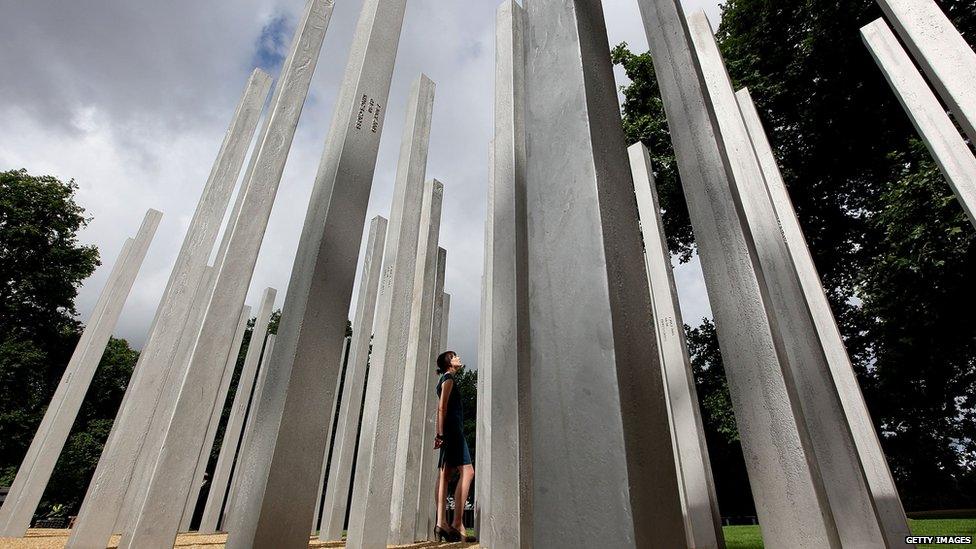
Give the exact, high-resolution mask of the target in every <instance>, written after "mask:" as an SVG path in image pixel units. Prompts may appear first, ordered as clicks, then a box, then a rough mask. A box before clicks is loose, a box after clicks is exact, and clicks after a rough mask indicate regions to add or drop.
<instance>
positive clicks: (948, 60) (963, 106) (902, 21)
mask: <svg viewBox="0 0 976 549" xmlns="http://www.w3.org/2000/svg"><path fill="white" fill-rule="evenodd" d="M878 5H879V6H881V11H883V12H884V14H885V15H886V16H887V17H888V21H889V22H891V26H893V27H894V28H895V30H896V31H898V36H900V37H901V39H902V41H903V42H904V43H905V45H906V46H907V47H908V50H909V51H911V52H912V57H914V58H915V60H916V61H918V64H919V66H921V67H922V70H924V71H925V75H926V76H928V78H929V81H930V82H932V85H933V86H934V87H935V89H936V90H937V91H938V92H939V96H940V97H942V100H943V101H945V103H946V105H948V106H949V110H951V111H952V114H953V115H955V118H956V120H958V121H959V125H960V126H962V128H963V131H964V132H966V135H967V136H969V140H970V141H971V142H974V143H976V88H974V87H973V82H976V52H973V49H972V48H970V47H969V44H968V43H967V42H966V39H965V38H963V37H962V34H960V33H959V31H958V30H957V29H956V28H955V27H953V26H952V21H950V20H949V18H948V17H946V14H945V13H943V11H942V10H941V9H939V5H938V4H936V3H935V1H934V0H878Z"/></svg>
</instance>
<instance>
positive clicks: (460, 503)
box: [451, 464, 474, 536]
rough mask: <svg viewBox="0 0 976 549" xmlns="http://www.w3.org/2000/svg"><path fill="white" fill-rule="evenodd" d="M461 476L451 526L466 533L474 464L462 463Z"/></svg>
mask: <svg viewBox="0 0 976 549" xmlns="http://www.w3.org/2000/svg"><path fill="white" fill-rule="evenodd" d="M460 469H461V478H459V479H458V483H457V488H456V489H455V491H454V521H453V523H452V524H451V526H453V527H454V529H455V530H457V531H458V532H461V535H462V536H463V535H466V534H465V532H467V530H465V528H464V507H465V504H467V502H468V490H469V489H470V488H471V481H472V480H473V479H474V465H471V464H468V465H462V466H461V467H460Z"/></svg>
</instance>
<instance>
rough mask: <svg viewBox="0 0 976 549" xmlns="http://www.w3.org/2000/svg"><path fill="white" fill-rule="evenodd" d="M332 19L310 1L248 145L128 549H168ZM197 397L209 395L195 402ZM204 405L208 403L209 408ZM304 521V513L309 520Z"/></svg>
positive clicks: (325, 5)
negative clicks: (207, 295) (232, 218)
mask: <svg viewBox="0 0 976 549" xmlns="http://www.w3.org/2000/svg"><path fill="white" fill-rule="evenodd" d="M331 14H332V2H330V1H327V0H310V2H309V3H308V5H307V7H306V11H305V13H304V15H303V17H302V19H301V20H300V22H299V25H298V28H297V31H296V34H295V38H294V41H293V43H292V49H291V51H290V53H289V55H288V57H287V59H286V60H285V64H284V66H283V69H282V75H281V77H280V78H279V81H278V91H276V93H275V97H274V99H273V103H272V105H271V110H270V112H269V115H268V118H267V121H266V124H267V131H266V133H265V134H264V135H263V140H260V141H259V142H258V143H257V144H256V145H255V150H254V153H253V154H254V156H255V159H256V160H255V161H254V162H253V163H252V168H253V169H252V170H251V172H250V173H249V174H248V176H247V179H246V181H245V190H244V192H245V195H244V199H243V201H242V203H241V209H240V214H239V216H238V218H237V220H236V223H235V224H234V226H233V229H232V232H231V233H230V234H231V236H230V240H229V241H228V244H227V248H226V253H225V256H224V261H223V262H222V264H221V265H220V269H219V272H218V275H217V282H216V284H215V286H214V292H213V297H212V298H211V300H210V304H209V306H208V310H207V315H206V319H205V320H204V322H203V326H202V328H201V330H200V336H199V338H198V340H197V343H196V347H195V348H194V352H193V358H192V360H191V361H190V364H189V367H188V368H187V372H186V376H185V377H184V379H183V382H182V385H181V390H180V393H179V396H178V398H177V401H176V406H175V407H174V411H173V415H172V418H171V420H170V422H169V426H168V429H167V430H166V436H165V437H164V442H163V445H162V446H161V449H162V450H161V452H160V454H159V456H158V458H157V460H156V464H155V466H154V467H153V468H152V471H153V474H152V480H151V482H150V483H149V489H148V491H147V492H146V493H145V494H143V496H142V497H143V501H144V502H143V504H142V509H141V511H140V512H139V514H138V519H137V521H136V523H135V525H134V526H130V527H129V528H128V532H126V534H128V535H124V536H123V539H122V545H124V546H128V547H148V546H162V545H166V544H171V543H173V541H174V539H175V536H176V531H177V529H178V527H179V519H180V516H179V515H180V514H181V512H182V509H176V506H173V505H172V504H170V503H169V502H171V501H173V500H174V499H175V500H176V501H180V500H183V499H185V497H186V490H187V489H188V488H189V484H190V481H191V478H190V477H191V476H192V466H193V462H194V461H195V455H194V452H196V451H198V450H199V447H200V445H202V443H203V435H204V433H202V432H201V431H200V430H199V429H198V426H199V425H200V424H203V423H204V422H205V421H206V420H207V418H208V417H209V413H210V410H212V405H213V401H212V398H213V397H212V396H211V395H214V394H215V392H216V389H217V387H216V385H217V384H218V383H219V375H218V374H219V366H217V365H218V364H222V361H223V360H224V359H225V358H226V350H227V348H228V346H229V343H230V340H231V339H232V338H233V326H228V325H227V322H226V318H228V317H230V315H231V314H232V313H234V312H236V314H240V309H241V307H242V306H243V300H244V297H245V295H246V293H247V289H248V286H249V285H250V282H251V276H252V274H253V270H254V264H255V262H256V261H257V256H258V253H259V251H260V247H261V242H262V240H263V238H264V232H265V229H266V228H267V223H268V217H269V216H270V214H271V208H272V206H273V204H274V198H275V195H276V193H277V190H278V184H279V182H280V181H281V174H282V172H283V171H284V166H285V161H286V159H287V153H288V149H289V148H290V145H291V142H292V139H293V137H294V134H295V128H296V126H297V122H298V117H299V116H300V115H301V110H302V106H303V105H304V101H305V97H306V95H307V93H308V86H309V83H310V81H311V78H312V72H313V70H314V67H315V65H316V62H317V60H318V54H319V51H320V49H321V44H322V39H323V38H324V36H325V30H326V28H327V27H328V22H329V20H330V18H331ZM200 395H208V397H207V398H200ZM208 399H211V400H209V402H208ZM310 514H311V513H309V515H310Z"/></svg>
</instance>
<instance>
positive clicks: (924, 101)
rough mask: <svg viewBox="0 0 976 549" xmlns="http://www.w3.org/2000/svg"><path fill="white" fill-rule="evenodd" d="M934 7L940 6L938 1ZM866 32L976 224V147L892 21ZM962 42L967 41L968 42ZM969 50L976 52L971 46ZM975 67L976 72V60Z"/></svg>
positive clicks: (901, 99) (975, 97) (868, 27)
mask: <svg viewBox="0 0 976 549" xmlns="http://www.w3.org/2000/svg"><path fill="white" fill-rule="evenodd" d="M916 1H917V2H918V4H919V5H922V4H928V3H929V0H916ZM892 3H893V4H898V5H901V4H902V3H901V2H892ZM881 4H882V5H884V4H885V2H884V1H882V2H881ZM933 8H934V9H935V10H936V11H938V8H937V7H935V6H934V5H933ZM940 13H941V12H940ZM956 34H958V33H956ZM861 37H862V38H863V39H864V43H865V44H867V47H868V49H869V50H870V51H871V55H872V56H873V57H874V60H875V62H877V64H878V67H880V68H881V71H882V72H883V73H884V75H885V78H886V79H887V80H888V83H889V84H890V85H891V89H892V90H893V91H894V92H895V96H896V97H897V98H898V101H899V102H900V103H901V105H902V107H904V108H905V112H906V113H908V117H909V118H910V119H911V120H912V124H913V125H914V126H915V129H916V130H917V131H918V134H919V135H920V136H921V137H922V141H924V142H925V146H926V147H927V148H928V149H929V152H930V153H931V154H932V158H934V159H935V163H936V164H938V166H939V169H940V170H941V171H942V175H944V176H945V178H946V181H948V182H949V185H950V186H951V187H952V191H953V192H954V193H955V194H956V199H957V200H959V203H960V204H961V205H962V207H963V209H964V210H966V215H967V216H969V222H970V223H972V224H973V225H974V226H976V156H973V151H972V150H971V149H970V148H969V145H968V144H967V143H966V141H965V140H964V139H963V138H962V136H961V135H959V132H958V131H957V130H956V125H955V124H954V123H953V122H952V119H951V118H949V115H947V114H946V112H945V109H944V108H943V107H942V104H941V103H939V100H938V98H936V96H935V94H934V93H932V90H930V89H929V86H928V84H927V83H926V82H925V79H924V78H922V75H921V74H919V72H918V69H916V68H915V64H914V63H912V60H911V58H910V57H908V54H907V53H905V50H904V49H902V47H901V44H900V43H899V42H898V38H896V37H895V35H894V34H893V33H892V32H891V29H889V28H888V25H885V23H884V21H882V20H881V19H877V20H875V21H874V22H872V23H870V24H868V25H865V26H864V27H863V28H862V29H861ZM963 45H964V46H965V43H964V44H963ZM966 47H967V48H968V46H966ZM969 52H970V53H972V50H970V51H969ZM973 73H974V75H976V65H974V68H973ZM930 74H931V73H930ZM946 76H947V77H948V76H950V75H949V74H947V75H946ZM930 77H931V76H930ZM973 81H976V80H971V81H970V83H969V84H968V85H967V86H966V90H965V92H966V93H968V94H972V97H973V102H974V120H976V94H973V86H972V82H973ZM960 91H961V90H960ZM956 120H959V121H960V123H961V122H963V119H962V118H960V117H958V116H957V117H956ZM971 135H973V134H971ZM971 139H972V137H971Z"/></svg>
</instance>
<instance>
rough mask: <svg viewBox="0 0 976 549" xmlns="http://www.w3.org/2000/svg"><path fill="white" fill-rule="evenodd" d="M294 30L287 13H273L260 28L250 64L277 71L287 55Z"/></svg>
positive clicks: (265, 69) (268, 70) (269, 71)
mask: <svg viewBox="0 0 976 549" xmlns="http://www.w3.org/2000/svg"><path fill="white" fill-rule="evenodd" d="M294 32H295V25H294V23H293V22H292V21H291V18H290V17H289V16H288V15H287V14H284V13H279V14H276V15H274V16H273V17H272V18H271V19H270V20H269V21H268V22H267V23H265V25H264V27H263V28H262V29H261V36H260V37H258V39H257V42H256V43H255V48H254V54H253V56H252V58H251V64H252V66H255V67H260V68H261V69H262V70H264V71H267V72H268V73H270V74H275V73H277V72H278V69H280V68H281V64H282V63H283V62H284V60H285V56H287V55H288V46H289V45H290V44H289V39H290V38H291V35H292V34H293V33H294Z"/></svg>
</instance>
